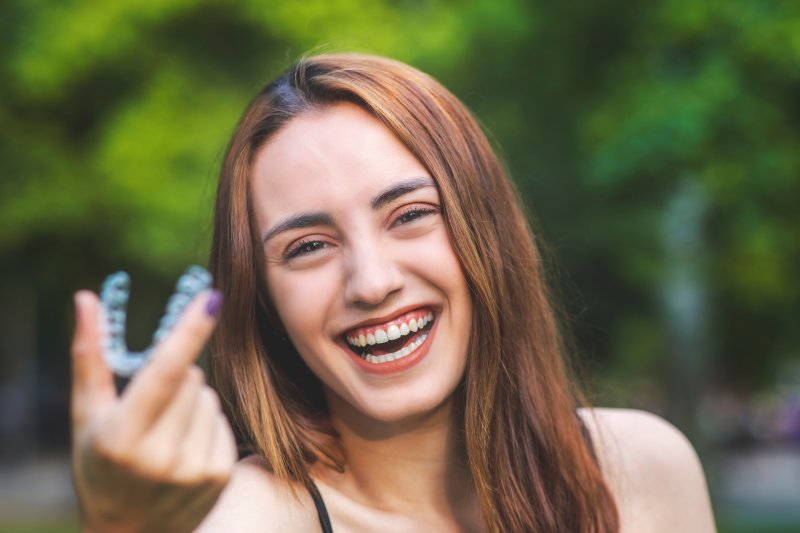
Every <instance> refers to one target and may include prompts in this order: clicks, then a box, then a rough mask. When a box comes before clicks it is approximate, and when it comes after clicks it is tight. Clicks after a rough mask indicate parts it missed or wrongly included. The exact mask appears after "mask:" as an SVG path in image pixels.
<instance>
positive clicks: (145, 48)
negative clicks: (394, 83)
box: [0, 0, 800, 385]
mask: <svg viewBox="0 0 800 533" xmlns="http://www.w3.org/2000/svg"><path fill="white" fill-rule="evenodd" d="M4 11H5V16H4V17H3V20H2V21H0V30H1V31H0V35H1V36H0V58H1V59H2V61H1V63H0V69H1V70H0V75H2V79H3V84H2V85H0V98H2V101H3V105H2V107H0V175H2V178H1V179H0V258H2V263H3V273H4V275H5V276H6V277H7V278H8V277H11V278H12V279H19V280H26V282H27V283H28V284H31V285H33V286H36V287H40V288H41V290H44V289H45V288H47V287H51V288H52V287H57V288H61V290H64V288H72V287H75V286H76V285H78V284H80V283H95V284H96V283H99V281H100V279H101V277H102V275H104V274H105V273H106V272H108V271H109V270H111V269H112V268H120V267H124V268H128V269H130V270H134V271H136V270H138V271H140V272H143V273H144V275H146V276H147V278H146V279H152V280H160V283H163V284H164V286H166V285H168V284H170V283H171V282H172V281H171V280H173V279H174V277H175V276H176V275H177V273H178V272H180V271H181V270H182V269H183V267H184V265H186V264H187V263H190V262H199V263H203V262H204V260H205V257H206V255H207V252H208V244H209V241H208V238H209V233H210V228H209V226H210V214H211V210H212V204H213V197H214V189H215V179H216V177H215V175H216V172H217V171H218V168H219V166H220V162H221V157H222V153H223V151H224V148H225V144H226V142H227V139H228V137H229V136H230V134H231V132H232V129H233V127H234V125H235V123H236V120H237V118H238V116H239V114H240V113H241V111H242V110H243V108H244V106H245V105H246V104H247V102H248V100H249V98H250V97H251V96H252V95H253V94H255V92H256V91H257V90H258V89H259V88H260V86H261V85H262V84H263V83H264V82H266V81H267V80H269V79H270V78H272V77H273V76H275V75H276V74H277V73H279V72H280V70H281V69H282V68H284V67H285V66H286V65H287V64H288V63H289V62H290V61H291V60H293V59H295V58H296V57H298V56H299V55H301V54H303V53H306V52H309V51H329V50H331V51H336V50H356V51H367V52H374V53H379V54H385V55H389V56H392V57H395V58H398V59H400V60H404V61H409V62H411V63H412V64H415V65H417V66H419V67H421V68H423V69H424V70H427V71H429V72H430V73H432V74H433V75H434V76H436V77H438V78H440V79H441V80H443V82H444V83H445V84H446V85H448V86H449V87H451V88H453V89H454V92H456V93H457V94H458V95H459V96H461V97H462V98H463V99H464V100H465V101H466V102H467V104H468V105H469V106H470V107H471V108H472V109H473V110H474V111H475V112H476V113H477V114H478V115H479V117H480V119H481V120H482V121H484V122H485V123H486V125H487V127H488V128H489V129H490V130H491V131H492V132H493V133H494V138H496V140H497V142H498V144H499V145H500V146H502V147H503V150H502V151H503V153H504V154H505V157H506V159H507V161H508V165H509V167H510V169H511V170H512V174H513V176H514V177H515V179H516V181H517V183H518V185H519V188H520V190H521V192H522V194H523V195H524V197H525V198H526V199H527V200H528V201H529V203H530V204H531V206H532V210H533V211H534V212H535V213H537V215H538V216H539V218H540V220H541V222H542V231H543V233H544V234H545V239H546V240H548V241H550V242H552V243H554V249H555V252H556V254H557V255H558V257H559V260H560V261H561V262H562V263H563V264H564V270H565V271H567V272H569V273H570V274H571V278H572V281H571V283H569V284H567V283H566V282H564V287H565V288H564V291H563V292H564V293H565V296H566V298H567V305H568V309H569V310H570V311H572V312H573V314H579V318H578V319H577V324H576V328H577V331H576V332H577V335H578V341H579V344H580V345H581V346H582V347H583V348H584V350H585V351H587V352H591V353H595V354H596V355H597V357H598V359H599V360H600V361H601V362H603V363H604V364H606V365H607V368H608V370H609V371H613V372H616V373H618V374H620V375H639V374H642V373H645V374H646V373H650V374H652V375H656V374H657V373H658V372H659V371H660V369H661V368H662V367H663V361H664V360H665V358H667V357H668V353H667V351H666V348H665V344H666V343H667V339H668V338H669V331H668V330H667V329H666V328H665V326H664V325H663V315H662V312H661V311H660V306H661V303H660V291H661V290H662V285H663V283H664V280H665V276H666V275H667V270H668V267H667V265H668V262H669V257H668V254H667V253H666V252H665V249H664V242H663V241H664V237H663V226H664V213H665V209H666V206H667V205H668V203H669V201H670V199H671V198H672V196H673V195H674V193H675V191H676V190H678V189H679V188H680V187H681V184H683V183H685V182H693V183H694V182H696V183H697V184H699V185H700V187H701V189H702V190H703V191H704V194H705V197H706V199H707V211H706V214H705V217H704V219H703V225H702V236H701V237H702V242H703V248H702V251H701V252H699V253H700V255H701V256H702V257H700V258H699V264H700V265H701V266H700V267H699V268H700V276H701V278H702V280H703V283H704V286H705V287H706V289H707V291H708V293H709V294H710V299H711V302H712V306H711V308H712V310H713V316H712V321H711V322H712V324H713V327H714V333H715V335H714V339H715V340H714V342H713V349H712V352H713V353H712V354H711V356H712V358H713V359H714V361H715V363H714V368H716V369H718V371H719V373H720V375H722V376H723V377H727V378H729V379H730V378H732V379H735V380H738V381H741V382H743V383H749V384H751V385H756V384H757V383H758V382H759V381H760V380H765V379H768V378H769V371H770V369H771V368H774V367H775V366H776V365H777V364H778V362H779V361H780V360H782V359H787V358H789V357H792V356H796V354H797V351H798V346H800V338H798V334H797V333H795V330H796V328H795V327H793V326H794V324H793V323H792V317H795V318H796V317H797V316H798V313H797V302H798V296H800V294H798V293H799V292H800V288H799V285H798V283H797V281H796V277H797V275H798V273H800V268H799V266H800V210H799V209H797V207H796V205H795V203H796V202H797V200H798V199H800V180H798V169H799V168H800V150H798V146H800V130H799V129H798V127H797V124H798V123H800V107H798V103H797V94H798V91H800V5H799V4H797V3H796V2H793V1H791V0H784V1H778V0H773V1H769V2H736V1H733V2H732V1H725V0H709V1H706V2H696V1H694V0H659V1H654V2H626V1H623V0H611V1H610V2H594V1H591V0H578V1H575V2H563V3H557V2H522V1H520V0H470V1H464V2H453V1H422V0H405V1H402V2H388V1H372V0H335V1H322V0H309V1H305V2H279V1H267V2H264V1H256V0H249V1H242V2H221V1H219V0H217V1H213V0H160V1H149V2H139V1H133V0H115V1H106V2H85V1H77V0H73V1H64V2H48V1H45V0H35V1H31V0H7V2H6V3H5V6H4ZM134 278H136V276H135V275H134ZM571 302H577V303H575V304H572V303H571ZM584 307H585V308H586V309H587V310H586V312H585V313H584V314H581V313H582V310H583V308H584ZM587 324H592V325H593V326H591V327H590V326H587ZM754 354H757V357H755V358H754V357H753V355H754ZM764 361H772V362H773V364H771V365H770V364H767V365H764V364H763V362H764Z"/></svg>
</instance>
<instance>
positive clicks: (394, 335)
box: [386, 324, 400, 341]
mask: <svg viewBox="0 0 800 533" xmlns="http://www.w3.org/2000/svg"><path fill="white" fill-rule="evenodd" d="M386 336H387V337H388V339H389V340H390V341H393V340H396V339H399V338H400V328H398V327H397V326H395V325H394V324H392V325H391V326H389V329H387V330H386Z"/></svg>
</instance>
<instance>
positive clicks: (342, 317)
mask: <svg viewBox="0 0 800 533" xmlns="http://www.w3.org/2000/svg"><path fill="white" fill-rule="evenodd" d="M419 178H422V179H423V180H424V179H425V178H430V176H429V174H428V173H427V171H426V170H425V168H424V167H423V166H422V165H420V163H419V162H418V161H416V159H415V158H414V157H413V156H412V155H411V154H410V153H409V152H408V151H407V150H406V148H405V147H404V146H403V145H402V144H401V143H400V142H399V141H397V139H395V138H394V137H393V136H392V135H391V133H390V132H389V131H388V130H386V129H385V128H384V127H383V126H382V125H381V124H380V123H379V122H378V121H377V120H375V119H374V118H373V117H371V116H370V115H368V114H367V113H365V112H364V111H362V110H361V109H360V108H358V107H356V106H353V105H351V104H340V105H336V106H333V107H331V108H327V109H324V110H321V111H315V112H310V113H307V114H304V115H301V116H300V117H297V118H295V119H294V120H292V121H291V122H290V123H289V124H288V125H287V126H285V127H284V128H283V129H282V130H280V131H279V132H278V133H277V134H276V135H275V136H274V137H273V138H272V139H271V140H270V141H269V143H268V144H267V145H266V146H265V147H263V148H262V149H261V150H260V151H259V153H258V154H257V157H256V159H255V162H254V168H253V182H252V193H253V199H254V202H253V204H254V210H255V215H256V218H257V223H258V227H259V231H260V232H261V233H262V235H266V234H270V236H271V238H270V239H268V240H267V241H266V242H265V244H264V254H265V257H266V259H267V261H266V265H267V266H266V269H265V272H264V276H265V279H266V280H267V284H268V287H269V290H270V293H271V295H272V297H273V300H274V302H275V305H276V308H277V310H278V312H279V315H280V317H281V319H282V322H283V325H284V327H285V328H286V332H287V334H288V335H289V337H290V339H291V340H292V341H293V342H294V343H295V345H296V347H297V348H298V352H299V353H300V356H301V357H302V358H303V359H304V361H305V362H306V364H308V366H309V367H310V368H311V369H312V370H313V371H314V372H315V373H316V374H317V376H319V378H320V380H321V381H322V383H323V386H324V389H325V393H326V396H327V399H328V403H329V406H330V412H331V417H332V421H333V423H334V425H335V427H336V429H337V430H338V431H339V433H340V434H341V438H342V444H343V446H344V449H345V450H346V451H347V454H348V463H347V469H346V471H345V472H344V473H342V474H338V473H334V472H332V471H330V470H327V469H325V468H324V467H317V468H316V469H315V470H314V471H313V472H312V475H313V477H314V479H315V481H316V483H317V485H318V487H319V489H320V492H321V493H322V496H323V498H324V500H325V503H326V506H327V508H328V512H329V514H330V516H331V519H332V522H333V526H334V529H335V530H336V531H337V532H342V531H373V530H374V531H390V532H391V531H412V530H418V531H483V530H484V528H483V524H482V517H481V514H480V510H479V504H478V500H477V497H476V494H475V490H474V486H473V484H472V481H471V477H470V475H469V471H468V468H467V465H466V461H465V459H464V457H463V445H462V444H461V443H460V442H459V439H458V435H457V432H456V431H455V429H454V427H453V424H452V423H451V420H452V416H451V415H452V409H453V405H452V400H451V398H452V393H453V391H454V389H455V387H456V385H457V383H458V381H459V380H460V378H461V376H462V375H463V372H464V365H465V360H466V352H467V336H466V335H465V332H466V331H468V329H469V325H470V317H471V313H472V302H471V299H470V297H469V291H468V290H467V287H466V283H465V281H464V277H463V274H462V272H461V269H460V266H459V264H458V261H457V260H456V258H455V255H454V254H453V251H452V247H451V245H450V242H449V238H448V235H447V232H446V228H445V226H444V223H443V220H442V218H441V215H440V213H438V211H437V207H438V206H439V196H438V193H437V191H436V189H435V188H434V187H424V186H423V187H419V188H416V189H414V190H413V191H410V192H407V193H406V194H402V195H398V196H396V197H394V198H393V199H391V201H388V202H385V203H383V204H382V205H380V206H379V207H378V208H376V206H375V205H373V204H374V203H375V202H374V200H375V198H376V197H378V196H380V194H381V193H382V192H385V191H387V190H390V189H391V188H392V187H395V186H396V185H397V184H398V183H404V182H407V181H408V180H409V179H411V180H414V179H419ZM426 209H427V210H429V211H428V212H425V213H423V212H422V211H424V210H426ZM309 212H314V213H318V212H322V213H324V214H325V215H326V217H327V220H325V221H324V223H316V224H314V225H311V226H306V227H303V228H293V229H291V230H290V231H285V232H279V233H275V232H274V231H272V230H273V229H275V228H276V227H280V226H281V224H282V223H283V222H285V221H286V220H288V219H291V218H292V217H293V216H295V215H297V214H307V213H309ZM318 222H319V221H318ZM297 250H300V252H301V253H299V254H297V255H293V254H294V251H297ZM287 252H288V253H289V255H291V256H292V257H291V258H290V259H288V260H287ZM82 298H90V297H89V296H87V295H84V296H83V297H82ZM92 298H93V297H92ZM87 305H88V303H87ZM92 305H95V304H94V303H92ZM197 305H200V304H197ZM418 305H422V306H428V307H431V308H433V309H435V310H436V321H435V327H436V328H437V329H436V334H435V336H434V337H433V340H432V342H431V345H430V350H429V352H428V353H427V355H426V356H425V357H424V358H422V359H421V360H420V361H419V362H418V364H416V365H414V366H412V367H410V368H408V369H405V370H404V371H403V372H400V373H397V374H390V375H374V374H370V373H368V372H364V371H363V370H362V369H360V368H359V366H358V365H357V364H355V363H354V362H353V360H352V358H351V357H350V356H349V355H348V354H347V353H346V352H345V351H344V347H343V346H342V344H341V335H342V333H343V332H345V331H346V330H347V329H349V328H352V327H353V326H354V325H356V324H359V323H361V322H363V321H364V320H366V319H371V318H374V317H381V316H386V315H387V314H388V315H391V314H392V313H393V312H394V311H396V310H398V309H401V308H406V307H408V306H412V307H413V306H418ZM83 311H84V309H81V312H82V313H83ZM89 322H91V321H89ZM86 324H87V322H84V321H83V320H80V321H79V328H78V329H79V333H78V335H76V350H75V352H76V358H75V365H76V389H78V393H77V394H76V400H74V402H73V409H74V411H75V412H76V413H77V416H76V424H77V428H78V431H77V432H76V434H77V437H76V443H77V445H76V450H79V452H77V453H76V485H77V486H78V492H79V494H80V495H81V499H82V502H83V503H84V512H85V514H86V516H87V517H89V522H92V520H94V522H92V523H96V524H101V525H102V524H107V523H108V520H107V518H108V517H109V516H114V517H118V516H124V517H125V519H126V520H129V521H135V520H136V519H137V517H138V522H137V524H138V525H142V524H144V525H146V524H151V525H152V524H163V523H167V522H161V520H172V522H169V524H170V525H171V526H173V527H169V528H167V530H170V531H188V530H191V529H192V528H194V527H195V525H196V524H197V522H199V519H198V518H197V517H198V516H200V517H202V515H204V514H205V513H206V512H208V509H211V508H212V506H213V509H212V510H211V512H210V514H208V516H207V517H206V518H205V520H204V521H203V522H202V524H201V525H200V527H199V530H200V531H265V530H269V531H281V532H284V531H298V532H300V531H303V532H305V531H319V529H320V526H319V522H318V518H317V513H316V509H315V507H314V505H313V503H312V501H311V499H310V496H309V495H308V493H307V492H306V490H305V488H303V487H300V486H294V487H289V486H286V485H285V484H282V483H278V482H277V481H276V480H275V479H274V478H273V477H272V475H271V474H270V473H269V471H268V470H267V469H266V468H264V465H262V464H261V463H260V462H259V460H258V459H257V458H255V457H251V458H248V459H245V460H243V461H240V462H239V463H238V464H236V465H235V466H231V463H232V461H230V458H229V457H228V456H227V455H226V453H227V452H217V453H216V454H214V455H213V456H214V457H216V456H217V454H218V455H220V456H225V457H226V461H222V460H219V461H218V462H216V463H214V464H216V465H218V466H217V467H216V469H215V470H213V471H212V472H211V473H204V474H202V475H199V476H197V477H196V478H194V479H195V481H196V482H197V484H196V485H192V486H191V487H186V486H184V485H182V484H181V482H180V481H177V480H176V477H175V474H174V472H173V470H171V469H169V468H167V469H161V470H159V471H158V472H152V471H149V470H147V469H148V468H150V463H149V460H148V454H149V453H154V451H156V450H158V449H162V448H163V449H167V450H171V451H172V453H173V454H174V453H175V451H176V450H184V449H186V448H185V447H184V446H180V445H178V444H177V443H178V442H185V441H186V439H187V437H186V436H185V431H184V433H182V432H181V430H180V429H178V427H179V426H180V428H184V427H185V422H184V423H179V422H178V420H177V419H173V418H169V419H168V417H167V416H166V415H164V414H161V415H160V417H159V416H155V415H151V416H149V417H147V418H148V422H140V423H139V424H137V425H138V426H141V427H144V428H151V429H147V430H140V433H141V432H142V431H143V432H144V433H145V434H147V433H148V432H151V433H153V434H159V435H160V434H161V433H167V434H170V435H172V436H171V437H170V438H169V439H166V438H159V439H157V438H156V437H153V438H149V439H145V438H141V437H139V438H138V439H134V438H130V439H128V440H127V441H126V442H128V444H127V445H126V446H124V447H123V449H124V450H128V451H127V454H128V455H124V456H122V457H123V459H121V460H116V461H111V464H112V467H110V468H107V469H106V475H105V476H104V477H103V478H102V479H103V482H102V483H98V482H96V481H92V479H93V478H92V476H89V475H87V474H85V472H87V471H92V470H93V468H87V467H85V466H84V465H83V463H82V462H81V461H82V459H81V457H89V458H93V459H92V460H93V461H95V462H99V463H103V464H106V463H108V458H109V457H112V458H113V457H119V455H117V454H115V453H117V452H115V453H111V452H109V451H108V449H107V447H106V446H108V445H103V444H102V443H103V442H116V433H114V431H122V430H123V428H122V424H121V421H122V420H125V421H126V422H128V419H123V418H122V414H117V415H116V418H115V417H110V419H111V420H114V419H116V420H118V422H117V425H116V426H111V429H107V430H106V429H104V428H103V427H102V426H103V425H104V424H103V422H102V421H104V420H106V418H104V417H103V411H104V409H110V407H108V406H109V405H111V406H113V405H114V404H115V402H117V403H124V402H125V399H124V398H123V399H122V400H120V399H118V398H114V397H113V394H112V392H113V385H112V384H110V383H111V382H110V377H109V376H107V369H106V371H105V373H104V371H98V370H97V369H98V368H100V367H102V366H103V365H102V359H101V358H100V357H99V355H98V354H96V353H92V349H90V348H87V346H86V344H85V342H89V345H91V342H90V341H91V340H92V339H93V338H94V335H95V333H93V332H91V331H88V332H87V328H88V329H89V330H90V329H91V327H90V326H87V325H86ZM185 327H186V328H187V329H186V331H187V332H188V331H190V330H193V331H194V333H195V335H193V336H192V335H188V334H186V335H182V336H180V338H176V339H175V340H174V341H173V343H172V344H171V346H170V348H169V350H165V354H166V355H164V356H163V359H164V360H165V361H166V360H170V361H171V360H172V359H179V360H180V363H174V364H170V365H168V366H169V368H171V369H172V370H171V371H169V372H168V375H169V376H171V378H170V379H163V377H162V378H159V377H158V376H159V375H160V374H161V371H159V370H158V367H156V370H152V371H150V372H149V373H148V374H145V371H143V372H142V373H141V374H140V375H139V376H137V378H136V379H137V380H139V381H140V382H142V383H144V385H141V387H144V388H145V390H146V391H147V392H148V393H149V394H155V395H156V398H160V399H159V400H157V401H155V403H157V404H158V408H156V409H155V410H154V412H158V413H167V412H170V411H171V410H179V409H178V408H177V407H173V408H170V407H169V406H170V405H172V404H173V403H175V404H181V405H188V404H190V403H192V402H190V401H188V400H183V401H181V400H179V399H178V398H179V397H183V396H186V397H190V396H191V390H193V389H192V387H198V388H201V389H202V387H203V386H202V385H185V386H181V387H176V384H178V383H183V381H186V380H188V381H191V380H192V379H195V378H191V377H189V376H191V375H193V371H191V370H190V368H191V364H190V361H191V360H192V358H193V357H194V356H195V354H196V352H197V351H199V349H200V348H199V346H200V345H202V343H203V342H205V338H206V337H207V332H209V331H210V328H211V327H213V321H210V320H209V319H208V318H207V317H204V316H203V315H202V313H198V312H196V313H195V314H193V315H190V316H188V315H187V318H186V325H185ZM87 339H88V341H87ZM167 352H168V353H167ZM86 353H90V355H89V356H85V354H86ZM87 360H88V361H89V363H87ZM151 366H152V365H151ZM84 367H85V368H84ZM148 368H150V367H148ZM132 387H133V384H132V385H131V387H129V389H128V390H130V388H132ZM184 388H189V389H191V390H190V391H189V392H185V393H181V392H177V391H176V389H180V390H183V389H184ZM128 390H126V395H127V394H128ZM145 396H147V395H144V394H142V395H141V396H138V397H136V398H134V399H132V400H129V401H128V402H127V403H128V405H130V406H133V405H136V407H137V409H138V407H139V403H144V404H147V402H151V403H152V402H153V400H149V399H148V398H147V397H145ZM134 400H135V402H134ZM87 404H92V405H93V404H97V406H95V407H96V409H89V411H92V412H94V413H95V414H94V416H90V417H89V418H92V419H94V421H93V422H92V421H87V419H86V415H85V414H84V412H85V411H86V405H87ZM98 406H100V407H98ZM137 409H133V408H132V407H129V410H128V411H127V412H126V414H127V416H136V412H137ZM187 409H188V408H187ZM151 410H152V409H151ZM182 412H183V411H182ZM98 413H99V414H98ZM580 414H581V416H582V417H583V418H584V420H585V422H586V424H587V426H588V428H589V430H590V432H591V433H592V436H593V441H594V442H595V446H596V447H597V453H598V456H599V460H600V464H601V467H602V468H603V471H604V474H605V476H606V478H607V480H608V483H609V486H610V488H611V490H612V491H613V493H614V496H615V498H616V499H617V501H618V504H619V510H620V515H621V520H622V531H623V532H645V533H646V532H658V531H664V532H667V531H670V532H671V531H687V532H706V531H714V525H713V517H712V514H711V507H710V503H709V499H708V493H707V489H706V486H705V480H704V478H703V473H702V468H701V467H700V463H699V461H698V460H697V457H696V455H695V453H694V450H693V449H692V447H691V445H689V443H688V441H686V439H685V438H684V437H683V436H682V435H681V434H680V432H678V431H677V430H676V429H675V428H674V427H672V426H670V425H669V424H667V423H665V422H664V421H662V420H661V419H658V418H657V417H654V416H652V415H648V414H646V413H640V412H635V411H624V410H606V409H597V410H593V411H582V412H581V413H580ZM106 416H108V415H106ZM184 416H186V415H185V412H184ZM206 416H208V417H211V418H213V419H215V420H216V419H217V418H216V417H217V416H218V413H217V411H216V410H213V409H212V410H210V412H209V413H208V414H207V415H206ZM151 419H152V420H151ZM161 419H164V421H163V422H161V423H157V422H156V420H161ZM98 420H99V421H98ZM155 428H161V429H159V430H156V429H155ZM225 428H227V425H225ZM226 431H228V432H229V430H220V431H219V434H218V436H217V437H215V439H220V441H221V442H228V440H227V438H228V437H227V436H226V437H224V438H223V437H221V436H220V435H227V434H228V433H226ZM98 434H105V435H106V437H105V439H102V438H99V437H97V435H98ZM112 437H113V438H112ZM153 439H156V441H157V442H158V443H159V445H158V446H152V445H151V446H144V442H147V441H153ZM215 441H216V440H215ZM221 449H225V450H227V448H226V446H222V445H221ZM131 450H134V452H131ZM98 457H99V458H101V459H102V460H99V459H98ZM229 475H230V478H229V479H228V476H229ZM198 480H199V481H198ZM225 482H227V488H225V490H224V492H222V495H221V496H220V497H219V500H218V501H217V502H216V505H214V501H215V500H216V497H217V495H218V494H219V491H220V490H221V487H222V485H223V484H224V483H225ZM137 484H143V485H144V487H145V489H143V490H140V491H139V492H138V493H137V494H140V496H138V497H137V498H135V499H134V502H135V505H134V508H133V510H129V509H128V506H129V505H130V503H129V501H128V500H127V499H126V498H127V496H126V498H123V499H122V502H121V501H120V498H121V497H120V494H122V493H123V492H124V493H125V494H126V495H127V492H126V491H128V490H129V487H131V486H136V485H137ZM158 487H168V488H169V489H170V490H171V491H172V492H171V493H168V494H170V495H171V497H170V498H168V501H167V502H160V501H159V503H158V504H157V505H156V504H155V503H154V501H153V500H152V499H148V494H152V492H153V491H154V490H156V489H157V488H158ZM198 487H199V488H198ZM198 490H199V491H200V492H199V493H200V494H207V496H204V497H194V495H195V494H196V493H197V492H196V491H198ZM193 491H195V492H193ZM292 491H294V493H293V492H292ZM96 498H99V501H101V502H103V503H102V505H101V504H99V503H98V504H95V503H94V502H95V499H96ZM187 501H194V502H196V505H194V506H192V512H190V513H188V516H186V517H185V518H182V519H181V520H177V519H175V518H174V516H176V515H177V514H179V511H180V510H181V509H182V505H183V506H186V503H185V502H187ZM148 505H150V506H151V507H148ZM105 508H110V509H112V511H104V509H105ZM93 517H99V518H97V519H94V518H93ZM103 518H105V519H106V521H105V522H103V521H99V520H100V519H103ZM97 529H102V527H100V526H98V528H97ZM145 529H146V527H141V528H140V529H138V530H145ZM161 529H164V528H163V527H162V528H161ZM126 530H130V531H136V530H137V529H135V528H129V529H126Z"/></svg>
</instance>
